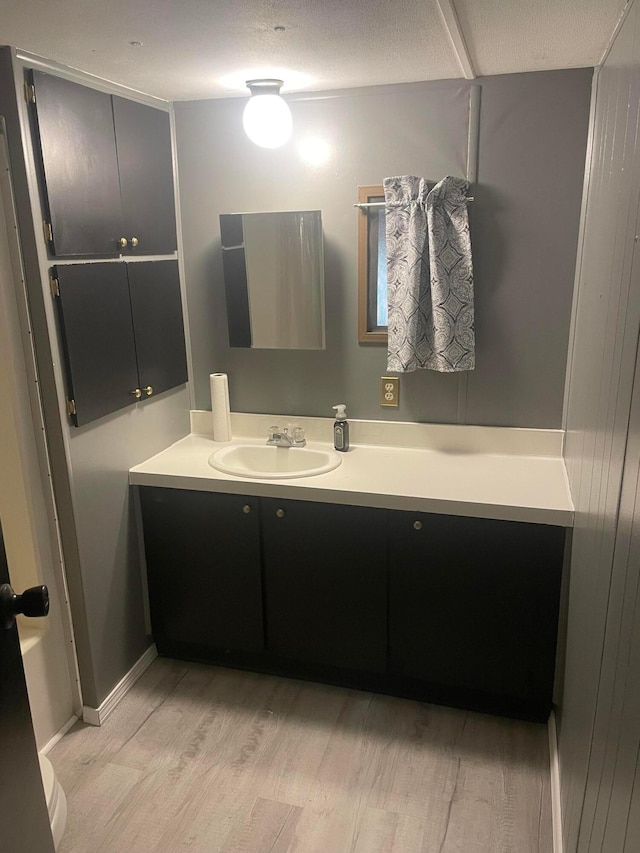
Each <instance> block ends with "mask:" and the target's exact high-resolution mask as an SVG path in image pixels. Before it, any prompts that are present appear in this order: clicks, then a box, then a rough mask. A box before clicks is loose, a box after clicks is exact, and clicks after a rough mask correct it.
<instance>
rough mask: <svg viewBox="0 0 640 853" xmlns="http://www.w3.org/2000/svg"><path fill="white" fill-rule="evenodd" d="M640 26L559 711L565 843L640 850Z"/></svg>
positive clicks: (572, 439) (616, 136)
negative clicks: (639, 780)
mask: <svg viewBox="0 0 640 853" xmlns="http://www.w3.org/2000/svg"><path fill="white" fill-rule="evenodd" d="M639 25H640V7H639V5H638V4H637V3H635V4H634V5H633V7H632V9H631V12H630V13H629V16H628V17H627V19H626V21H625V23H624V25H623V27H622V29H621V31H620V32H619V34H618V37H617V40H616V42H615V44H614V47H613V50H612V52H611V53H610V55H609V57H608V58H607V60H606V62H605V64H604V66H603V68H602V69H601V71H600V72H599V74H598V77H597V88H596V104H595V112H594V124H593V142H592V153H591V157H590V170H589V171H590V174H589V180H588V193H587V203H586V210H585V216H584V221H583V246H582V251H581V254H580V256H579V262H578V263H579V277H578V286H577V292H576V310H575V316H574V333H573V347H572V352H571V356H570V370H569V373H568V393H567V414H566V427H567V442H566V462H567V470H568V474H569V480H570V484H571V492H572V495H573V500H574V504H575V508H576V523H575V529H574V536H573V551H572V560H571V571H570V582H569V609H568V620H567V643H566V661H565V668H564V690H563V692H562V694H561V700H560V709H559V755H560V774H561V799H562V813H563V821H564V841H565V851H566V853H574V851H576V850H580V851H593V853H596V851H597V852H598V853H600V851H606V853H622V851H627V850H628V851H629V852H630V851H632V850H633V851H635V850H638V849H640V836H639V834H638V833H639V832H640V824H639V822H638V810H639V809H640V802H639V801H638V798H639V797H640V790H638V789H637V788H636V793H635V798H636V799H635V818H633V817H632V819H631V823H630V824H629V834H628V835H627V836H626V840H625V832H626V831H627V818H628V814H629V807H630V798H631V792H632V788H633V784H634V781H633V779H634V773H635V772H636V768H635V762H636V758H637V755H638V753H637V750H638V737H639V735H640V732H639V731H638V725H639V723H640V718H639V717H638V710H637V709H638V703H639V702H640V694H639V689H640V684H639V683H638V668H637V667H638V656H639V654H640V649H639V647H638V643H639V637H638V633H637V627H635V629H634V623H635V624H636V626H637V623H638V622H639V621H640V609H639V604H638V600H639V599H638V597H637V592H638V566H639V565H640V563H639V562H638V557H637V549H638V542H637V539H638V531H637V524H638V515H637V510H636V507H637V506H638V504H637V502H636V487H637V480H638V466H639V464H640V462H639V459H638V454H639V452H640V451H639V448H638V441H639V440H638V429H639V428H640V412H639V411H638V408H639V407H640V401H639V400H638V397H640V389H638V388H637V387H636V389H635V392H634V394H635V396H636V402H635V412H634V415H633V418H632V421H631V427H632V430H631V432H630V433H629V435H628V424H629V410H630V405H631V399H632V388H633V381H634V371H636V375H637V366H636V351H637V343H638V330H639V328H640V258H639V257H638V254H637V251H636V243H635V240H634V237H635V235H636V233H637V231H636V229H637V221H638V219H637V218H638V206H639V202H640V141H639V140H638V137H637V127H638V122H640V34H639V32H640V31H639V29H638V27H639ZM627 440H628V445H627ZM625 451H626V452H627V459H626V463H625ZM623 484H624V486H623ZM621 488H622V489H623V491H622V503H621V504H620V499H621ZM620 506H621V508H622V512H620V510H619V507H620ZM634 631H635V633H634ZM634 820H635V823H633V821H634Z"/></svg>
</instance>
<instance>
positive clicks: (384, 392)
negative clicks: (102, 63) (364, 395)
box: [380, 376, 400, 406]
mask: <svg viewBox="0 0 640 853" xmlns="http://www.w3.org/2000/svg"><path fill="white" fill-rule="evenodd" d="M399 391H400V384H399V377H398V376H381V377H380V405H381V406H397V405H398V396H399Z"/></svg>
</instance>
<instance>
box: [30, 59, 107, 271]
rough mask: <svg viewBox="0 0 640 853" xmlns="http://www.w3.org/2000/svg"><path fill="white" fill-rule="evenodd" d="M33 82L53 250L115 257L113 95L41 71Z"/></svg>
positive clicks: (61, 254) (62, 253)
mask: <svg viewBox="0 0 640 853" xmlns="http://www.w3.org/2000/svg"><path fill="white" fill-rule="evenodd" d="M31 82H32V84H33V85H34V87H35V91H36V102H35V104H34V107H35V114H36V116H37V130H38V136H39V138H40V153H41V165H42V172H43V178H44V181H43V183H44V189H45V190H46V193H45V195H46V203H47V206H48V211H46V212H45V216H47V218H48V221H49V222H50V223H51V229H52V237H53V239H52V241H51V251H52V253H53V254H54V255H56V256H57V257H60V258H64V257H81V256H93V257H100V256H101V257H110V256H116V255H117V254H118V251H119V249H118V239H119V238H120V236H121V234H122V219H121V208H120V190H119V183H118V160H117V155H116V140H115V134H114V132H113V112H112V108H111V96H110V95H107V94H105V93H104V92H97V91H96V90H95V89H90V88H89V87H88V86H81V85H80V84H79V83H72V82H71V81H70V80H64V79H62V77H55V76H54V75H52V74H45V73H43V72H42V71H33V72H32V77H31Z"/></svg>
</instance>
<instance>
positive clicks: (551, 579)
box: [389, 511, 564, 719]
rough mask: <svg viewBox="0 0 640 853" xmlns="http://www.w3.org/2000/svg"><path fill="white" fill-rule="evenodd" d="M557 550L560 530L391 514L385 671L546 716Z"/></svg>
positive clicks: (553, 645) (553, 642)
mask: <svg viewBox="0 0 640 853" xmlns="http://www.w3.org/2000/svg"><path fill="white" fill-rule="evenodd" d="M563 548H564V529H563V528H558V527H550V526H547V525H539V524H523V523H517V522H507V521H495V520H489V519H478V518H464V517H458V516H446V515H431V514H429V515H427V514H421V513H409V512H396V511H393V512H390V519H389V655H390V658H389V661H390V670H391V671H392V672H393V673H394V674H396V675H399V676H404V677H409V678H414V679H420V680H424V681H426V682H429V683H430V684H431V685H434V686H435V687H436V688H437V689H443V690H444V694H445V696H446V692H447V689H451V690H453V692H454V694H455V691H456V690H458V691H463V692H464V691H468V692H470V693H471V694H473V693H475V694H477V695H478V696H484V697H485V698H487V697H494V698H495V700H496V703H497V704H496V707H495V709H496V710H499V709H500V705H501V703H506V709H507V710H509V708H510V707H511V705H513V707H514V708H515V709H516V710H519V711H520V712H522V711H525V712H530V713H531V715H532V716H534V717H537V716H540V717H541V718H545V719H546V716H547V715H548V713H549V710H550V708H551V699H552V689H553V678H554V664H555V649H556V634H557V626H558V604H559V591H560V580H561V574H562V564H563ZM485 704H486V703H485ZM490 704H491V703H489V707H490Z"/></svg>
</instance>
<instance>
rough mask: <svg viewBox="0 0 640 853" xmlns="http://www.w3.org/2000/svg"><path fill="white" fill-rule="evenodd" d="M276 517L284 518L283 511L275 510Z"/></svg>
mask: <svg viewBox="0 0 640 853" xmlns="http://www.w3.org/2000/svg"><path fill="white" fill-rule="evenodd" d="M276 517H277V518H284V510H283V509H277V510H276Z"/></svg>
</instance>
